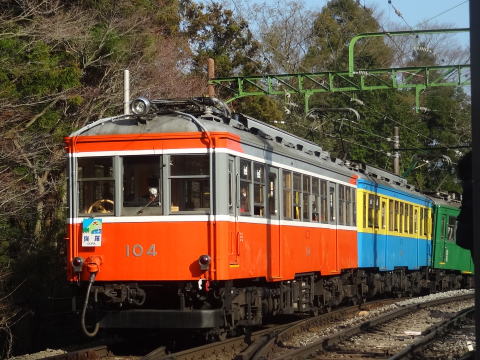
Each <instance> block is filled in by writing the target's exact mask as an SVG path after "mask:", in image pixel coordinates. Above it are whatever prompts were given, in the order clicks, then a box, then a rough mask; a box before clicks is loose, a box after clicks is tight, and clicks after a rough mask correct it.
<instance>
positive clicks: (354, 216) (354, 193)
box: [350, 188, 357, 226]
mask: <svg viewBox="0 0 480 360" xmlns="http://www.w3.org/2000/svg"><path fill="white" fill-rule="evenodd" d="M350 191H351V192H352V225H353V226H356V225H357V190H356V189H354V188H352V189H350Z"/></svg>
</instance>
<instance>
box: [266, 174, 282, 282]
mask: <svg viewBox="0 0 480 360" xmlns="http://www.w3.org/2000/svg"><path fill="white" fill-rule="evenodd" d="M278 182H279V171H278V168H275V167H268V185H267V186H268V187H267V191H268V196H267V201H268V206H267V273H268V277H269V279H270V280H274V279H278V278H280V276H281V274H280V260H281V259H280V257H281V244H280V239H281V237H280V210H279V206H280V202H279V187H278V185H279V184H278Z"/></svg>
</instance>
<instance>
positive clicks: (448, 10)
mask: <svg viewBox="0 0 480 360" xmlns="http://www.w3.org/2000/svg"><path fill="white" fill-rule="evenodd" d="M468 1H469V0H464V1H462V2H460V3H458V4H457V5H454V6H452V7H451V8H448V9H446V10H444V11H442V12H441V13H439V14H437V15H435V16H432V17H431V18H429V19H427V20H423V21H422V22H421V23H420V24H419V25H422V24H425V23H428V22H429V21H432V20H433V19H436V18H437V17H439V16H442V15H445V14H446V13H448V12H450V11H452V10H453V9H456V8H457V7H459V6H461V5H463V4H466V3H468Z"/></svg>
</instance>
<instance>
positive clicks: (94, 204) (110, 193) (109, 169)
mask: <svg viewBox="0 0 480 360" xmlns="http://www.w3.org/2000/svg"><path fill="white" fill-rule="evenodd" d="M77 165H78V202H79V207H78V208H79V215H80V216H92V215H98V216H105V215H114V212H115V211H114V208H115V207H114V200H115V179H114V175H113V174H114V172H113V158H112V157H91V158H79V159H78V162H77Z"/></svg>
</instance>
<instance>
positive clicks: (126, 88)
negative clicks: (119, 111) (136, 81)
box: [123, 70, 130, 115]
mask: <svg viewBox="0 0 480 360" xmlns="http://www.w3.org/2000/svg"><path fill="white" fill-rule="evenodd" d="M123 113H124V114H125V115H128V114H130V71H128V70H123Z"/></svg>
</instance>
